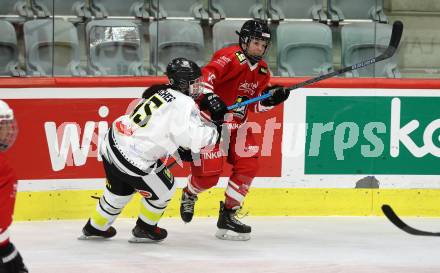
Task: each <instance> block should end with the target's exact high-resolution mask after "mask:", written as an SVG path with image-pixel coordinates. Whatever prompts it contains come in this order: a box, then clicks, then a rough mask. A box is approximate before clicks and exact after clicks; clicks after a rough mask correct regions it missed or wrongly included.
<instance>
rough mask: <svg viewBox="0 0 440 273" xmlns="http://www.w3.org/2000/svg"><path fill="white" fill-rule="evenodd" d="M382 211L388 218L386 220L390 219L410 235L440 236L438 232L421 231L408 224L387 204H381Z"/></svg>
mask: <svg viewBox="0 0 440 273" xmlns="http://www.w3.org/2000/svg"><path fill="white" fill-rule="evenodd" d="M382 211H383V213H384V214H385V216H386V217H387V218H388V220H390V221H391V223H393V224H394V225H395V226H396V227H398V228H399V229H401V230H403V231H405V232H407V233H409V234H411V235H419V236H440V232H429V231H423V230H419V229H415V228H413V227H410V226H408V225H407V224H406V223H405V222H403V221H402V219H400V218H399V216H397V214H396V213H395V212H394V210H393V209H392V208H391V207H390V206H389V205H382Z"/></svg>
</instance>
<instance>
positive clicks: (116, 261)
mask: <svg viewBox="0 0 440 273" xmlns="http://www.w3.org/2000/svg"><path fill="white" fill-rule="evenodd" d="M403 219H404V221H406V222H407V223H408V224H410V225H413V226H414V227H417V228H420V229H424V230H430V231H440V219H439V218H403ZM242 220H243V222H245V223H247V224H250V225H252V228H253V233H252V239H251V240H250V241H245V242H234V241H222V240H219V239H217V238H215V237H214V233H215V231H216V226H215V224H216V219H214V218H195V219H194V220H193V222H191V223H190V224H184V223H183V222H181V220H180V219H177V218H165V219H162V221H161V225H160V226H162V227H164V228H166V229H167V230H168V232H169V236H168V238H167V239H166V240H165V241H163V242H162V243H159V244H131V243H128V242H127V240H128V238H129V237H130V234H131V229H132V227H133V225H134V223H135V220H134V219H126V218H124V219H123V218H121V219H118V220H117V221H116V223H115V225H114V226H115V228H117V230H118V234H117V235H116V237H114V238H113V239H110V240H106V241H80V240H77V236H78V235H80V232H81V228H82V226H83V225H84V224H85V221H79V220H72V221H44V222H43V221H42V222H16V223H14V224H13V225H12V228H11V239H12V240H13V242H15V244H16V246H17V248H18V249H19V250H20V252H21V253H22V255H23V257H24V261H25V263H26V264H27V266H28V268H29V270H30V272H31V273H60V272H63V273H74V272H75V273H78V272H81V273H86V272H93V273H120V272H123V273H138V272H139V273H140V272H144V273H148V272H154V273H168V272H169V273H183V272H187V273H196V272H206V273H223V272H225V273H226V272H227V273H257V272H258V273H263V272H264V273H272V272H273V273H278V272H283V273H284V272H286V273H287V272H306V273H307V272H325V273H340V272H347V273H349V272H350V273H363V272H369V273H382V272H393V273H394V272H396V273H398V272H399V273H406V272H408V273H409V272H411V273H416V272H417V273H421V272H433V273H434V272H436V273H438V272H440V256H439V253H440V237H422V236H413V235H409V234H406V233H404V232H403V231H401V230H399V229H397V228H396V227H395V226H393V225H392V224H391V223H390V222H388V220H387V219H386V218H385V217H246V218H244V219H242Z"/></svg>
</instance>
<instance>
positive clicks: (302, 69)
mask: <svg viewBox="0 0 440 273" xmlns="http://www.w3.org/2000/svg"><path fill="white" fill-rule="evenodd" d="M276 36H277V53H278V54H277V57H278V62H277V63H278V72H279V75H280V76H289V77H300V76H311V75H319V74H325V73H328V72H330V71H332V69H333V68H332V32H331V30H330V27H328V26H327V25H324V24H320V23H315V22H281V23H280V25H279V26H278V28H277V31H276Z"/></svg>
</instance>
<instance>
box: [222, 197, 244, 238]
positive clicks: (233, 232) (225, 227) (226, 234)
mask: <svg viewBox="0 0 440 273" xmlns="http://www.w3.org/2000/svg"><path fill="white" fill-rule="evenodd" d="M236 214H237V210H233V209H227V208H225V204H224V203H223V202H220V212H219V217H218V221H217V227H218V229H219V230H218V231H217V233H216V234H215V236H216V237H217V238H219V239H222V240H231V241H247V240H249V239H250V238H251V227H250V226H248V225H245V224H243V223H242V222H240V221H239V220H238V219H237V218H236V217H237V215H236Z"/></svg>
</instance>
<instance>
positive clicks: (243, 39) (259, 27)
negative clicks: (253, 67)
mask: <svg viewBox="0 0 440 273" xmlns="http://www.w3.org/2000/svg"><path fill="white" fill-rule="evenodd" d="M237 34H238V35H239V44H240V48H241V49H242V50H243V53H244V54H245V55H246V57H247V58H248V59H249V60H250V61H251V62H252V63H256V62H258V61H260V60H261V59H262V58H263V56H264V55H265V54H266V52H267V49H268V47H269V45H270V39H271V34H270V29H269V26H268V25H267V23H266V22H265V21H263V20H256V19H254V20H248V21H246V22H245V23H244V24H243V26H242V27H241V30H240V32H237ZM252 39H258V40H262V41H266V43H267V45H266V48H265V50H264V53H263V54H262V55H261V56H254V55H250V54H249V53H248V51H247V49H244V48H243V44H245V45H246V47H247V48H249V43H250V42H251V40H252Z"/></svg>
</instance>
